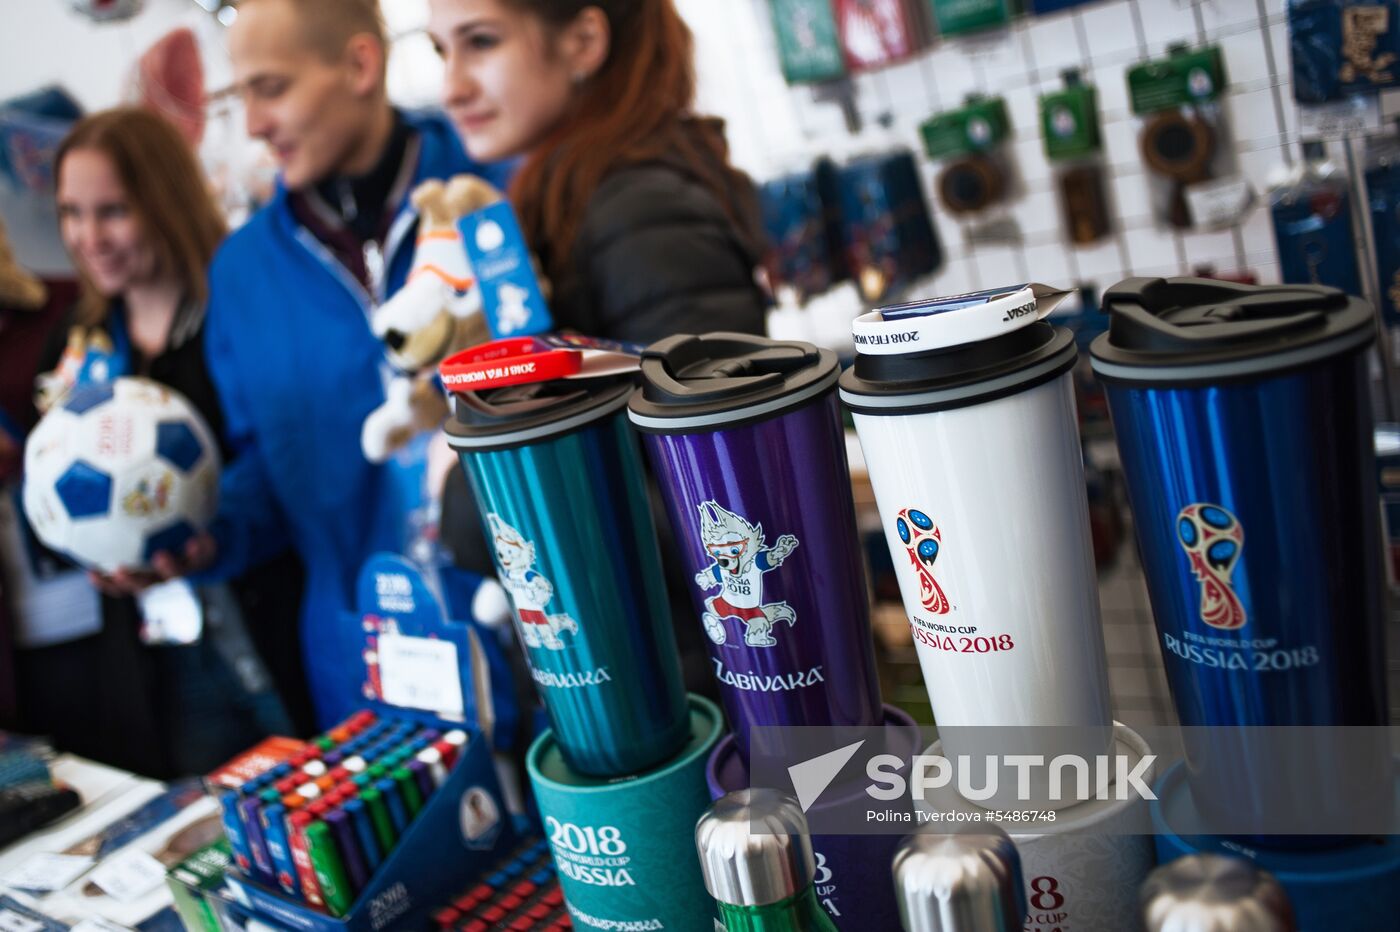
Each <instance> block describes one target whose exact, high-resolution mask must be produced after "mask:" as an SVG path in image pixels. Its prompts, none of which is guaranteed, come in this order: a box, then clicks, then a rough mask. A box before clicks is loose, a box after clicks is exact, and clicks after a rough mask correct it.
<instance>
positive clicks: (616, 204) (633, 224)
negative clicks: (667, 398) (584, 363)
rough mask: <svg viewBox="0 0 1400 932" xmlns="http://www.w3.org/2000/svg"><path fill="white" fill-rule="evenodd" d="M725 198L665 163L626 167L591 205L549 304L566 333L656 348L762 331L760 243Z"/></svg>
mask: <svg viewBox="0 0 1400 932" xmlns="http://www.w3.org/2000/svg"><path fill="white" fill-rule="evenodd" d="M750 240H751V237H749V236H747V235H746V234H745V233H744V232H743V231H741V230H740V229H739V228H738V227H737V226H736V225H735V223H734V222H733V221H732V220H731V219H730V217H729V215H728V214H727V213H726V212H725V210H724V207H723V206H721V204H720V202H719V199H718V198H716V197H715V195H714V194H713V193H712V192H711V191H710V189H709V188H707V187H705V186H704V185H703V184H702V183H701V182H700V181H698V180H696V179H695V178H693V177H691V176H690V175H689V174H687V173H686V172H685V171H684V170H683V169H681V168H679V167H676V166H673V165H671V164H669V163H664V162H649V163H645V164H637V165H629V166H625V167H622V168H619V169H617V170H615V171H614V172H612V173H611V174H610V175H608V176H607V177H606V178H605V179H604V180H603V183H602V184H601V185H599V187H598V190H597V192H595V194H594V195H593V198H592V200H591V201H590V203H589V207H588V211H587V213H586V214H585V215H584V219H583V222H582V224H581V225H580V227H579V233H578V238H577V240H576V242H575V244H574V248H573V250H572V253H571V256H570V258H569V260H568V262H567V265H566V269H567V271H566V272H565V273H564V274H563V275H561V276H559V277H558V280H557V281H555V283H554V285H555V292H554V297H553V300H552V301H551V302H550V306H551V310H552V311H553V312H554V316H555V321H556V323H557V324H558V325H559V326H560V327H561V328H568V329H570V330H576V331H578V332H579V333H582V334H586V335H588V336H596V337H604V338H607V339H612V340H627V341H630V342H634V343H641V344H647V343H652V342H654V341H656V340H659V339H661V338H662V337H667V336H670V335H671V334H674V333H704V332H707V331H712V330H734V331H739V332H743V333H762V332H763V314H764V303H765V302H764V297H763V293H762V291H761V290H760V289H759V287H758V285H757V284H756V282H755V280H754V270H755V268H756V267H757V266H758V262H759V259H760V254H759V249H760V245H759V244H758V243H754V242H751V241H750Z"/></svg>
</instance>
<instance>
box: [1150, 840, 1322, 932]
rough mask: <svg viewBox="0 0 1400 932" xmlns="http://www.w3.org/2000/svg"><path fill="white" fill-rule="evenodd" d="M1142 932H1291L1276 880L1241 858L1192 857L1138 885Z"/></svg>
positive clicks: (1288, 911)
mask: <svg viewBox="0 0 1400 932" xmlns="http://www.w3.org/2000/svg"><path fill="white" fill-rule="evenodd" d="M1142 918H1143V924H1144V927H1145V929H1146V932H1294V930H1295V929H1297V925H1296V924H1295V923H1294V919H1293V907H1292V906H1291V905H1289V902H1288V897H1287V896H1286V895H1285V894H1284V892H1283V888H1282V887H1280V886H1279V884H1278V881H1277V880H1275V879H1274V878H1273V875H1271V874H1269V873H1268V872H1267V871H1263V870H1260V869H1259V868H1257V867H1255V866H1254V865H1253V864H1251V863H1249V862H1248V861H1245V860H1242V859H1240V858H1230V857H1222V856H1221V855H1218V854H1193V855H1189V856H1187V857H1184V858H1178V859H1177V860H1175V861H1172V862H1171V863H1170V864H1164V865H1163V866H1161V867H1159V868H1157V869H1156V870H1154V871H1153V872H1152V873H1151V874H1150V875H1149V876H1148V878H1147V882H1146V883H1144V884H1143V885H1142Z"/></svg>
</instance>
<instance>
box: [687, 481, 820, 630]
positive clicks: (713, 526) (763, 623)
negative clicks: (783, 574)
mask: <svg viewBox="0 0 1400 932" xmlns="http://www.w3.org/2000/svg"><path fill="white" fill-rule="evenodd" d="M700 539H701V541H702V543H704V545H705V552H706V553H708V554H709V555H710V559H712V560H714V561H715V562H714V564H713V565H712V566H711V567H710V568H709V569H705V570H701V571H700V572H699V573H697V574H696V575H695V582H696V584H697V585H699V586H700V588H702V589H713V588H715V587H716V586H719V587H720V592H719V595H714V596H711V597H710V598H708V599H706V600H705V613H704V615H703V617H702V618H701V621H702V622H704V625H705V633H706V634H708V635H709V636H710V640H712V641H714V642H715V643H716V644H723V643H724V642H725V640H726V639H727V635H726V633H725V630H724V620H725V619H726V618H737V619H739V620H740V621H742V622H743V623H744V643H745V644H747V645H748V646H750V647H772V646H773V645H774V644H777V643H778V642H777V641H776V640H774V639H773V633H772V632H773V626H774V625H775V624H777V623H778V622H779V621H786V622H787V623H788V627H791V626H792V625H794V624H796V622H797V612H795V611H793V609H792V606H790V605H788V604H787V603H786V602H769V603H768V604H767V605H765V604H763V574H764V573H767V572H769V571H770V570H774V569H777V568H778V567H779V566H781V565H782V563H783V561H784V560H786V559H787V558H788V554H790V553H792V552H793V551H794V550H796V549H797V538H796V537H793V536H792V535H791V534H784V535H783V536H781V537H779V538H778V542H777V543H776V544H774V545H773V546H772V548H770V549H768V550H765V549H764V539H763V525H761V524H750V523H749V522H747V521H745V520H744V519H743V518H741V517H739V516H738V515H736V514H735V513H734V512H732V511H729V510H728V509H726V508H724V507H722V506H721V505H719V504H718V503H716V502H704V503H703V504H701V505H700Z"/></svg>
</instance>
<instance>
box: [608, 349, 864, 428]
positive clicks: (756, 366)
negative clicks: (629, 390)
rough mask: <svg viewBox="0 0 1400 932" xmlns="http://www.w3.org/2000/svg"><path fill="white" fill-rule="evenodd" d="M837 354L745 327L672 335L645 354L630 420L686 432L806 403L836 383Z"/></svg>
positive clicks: (759, 417) (761, 416) (774, 413)
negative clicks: (742, 330)
mask: <svg viewBox="0 0 1400 932" xmlns="http://www.w3.org/2000/svg"><path fill="white" fill-rule="evenodd" d="M838 371H839V370H838V366H837V364H836V354H835V353H833V352H832V351H831V350H826V349H819V348H817V347H815V346H813V345H812V344H810V343H799V342H796V341H780V340H770V339H768V338H767V337H760V336H754V335H752V334H747V333H707V334H704V335H702V336H695V335H691V334H676V335H675V336H671V337H667V338H666V339H664V340H660V341H658V342H656V343H653V344H652V345H651V346H649V347H647V348H646V350H645V352H643V353H642V366H641V372H642V384H641V387H640V388H638V389H637V391H636V392H635V393H634V394H633V396H632V400H631V402H630V403H629V405H628V414H629V416H630V417H631V419H632V423H633V424H635V425H636V426H637V427H638V428H639V429H641V430H644V431H650V432H654V433H688V432H691V431H695V430H710V429H715V428H719V427H726V426H734V425H736V424H738V423H740V422H745V421H755V420H764V419H767V418H770V417H776V416H777V415H779V414H782V413H783V412H785V411H789V410H791V409H793V408H796V407H799V406H801V405H803V404H805V403H806V402H807V401H808V400H810V399H811V398H813V397H815V396H817V395H819V394H821V393H822V392H823V391H825V390H826V389H828V388H830V387H831V386H832V385H834V384H835V382H836V376H837V374H838Z"/></svg>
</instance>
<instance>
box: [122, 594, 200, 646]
mask: <svg viewBox="0 0 1400 932" xmlns="http://www.w3.org/2000/svg"><path fill="white" fill-rule="evenodd" d="M136 601H137V603H138V604H139V605H140V606H141V620H142V624H141V640H142V641H143V642H144V643H146V644H194V643H195V642H197V641H198V640H199V636H200V634H201V633H202V632H203V631H204V608H203V606H201V605H200V604H199V596H198V595H196V594H195V591H194V587H193V586H191V585H190V584H189V583H188V582H186V581H185V580H183V579H172V580H170V582H165V583H161V584H160V585H157V586H151V587H150V588H149V589H145V590H142V592H141V594H140V595H138V596H137V597H136Z"/></svg>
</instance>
